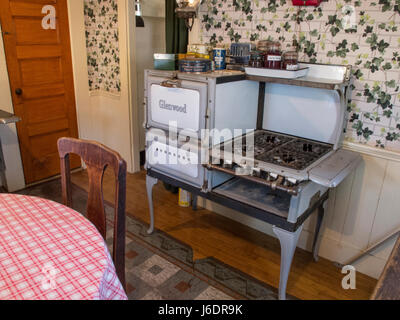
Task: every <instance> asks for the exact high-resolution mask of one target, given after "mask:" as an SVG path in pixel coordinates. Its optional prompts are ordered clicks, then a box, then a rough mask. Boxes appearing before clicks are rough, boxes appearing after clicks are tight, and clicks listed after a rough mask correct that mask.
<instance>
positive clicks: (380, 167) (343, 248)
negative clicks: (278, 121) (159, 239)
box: [200, 143, 400, 278]
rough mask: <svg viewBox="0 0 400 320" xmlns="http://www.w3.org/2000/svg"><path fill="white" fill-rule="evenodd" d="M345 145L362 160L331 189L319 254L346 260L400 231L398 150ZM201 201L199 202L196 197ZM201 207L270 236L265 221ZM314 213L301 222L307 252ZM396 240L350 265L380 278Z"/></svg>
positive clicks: (211, 205) (302, 242) (219, 208)
mask: <svg viewBox="0 0 400 320" xmlns="http://www.w3.org/2000/svg"><path fill="white" fill-rule="evenodd" d="M345 148H347V149H350V150H353V151H358V152H360V153H362V154H363V158H364V161H363V163H362V164H361V165H360V166H359V167H358V169H357V170H356V171H355V172H354V173H353V174H352V175H350V176H349V177H348V178H347V179H346V180H345V181H344V182H343V183H342V184H341V185H340V186H339V188H337V189H335V190H332V191H331V196H330V199H329V202H328V208H327V212H326V215H325V220H324V224H323V227H322V228H323V229H322V231H321V237H322V238H321V246H320V256H321V257H323V258H326V259H328V260H331V261H333V262H339V263H345V262H347V261H349V260H351V259H352V258H354V257H356V256H358V255H359V254H360V253H362V252H363V251H364V250H365V249H367V248H368V247H369V246H370V245H372V244H374V243H376V242H378V241H379V240H381V239H384V238H385V237H386V236H387V235H389V234H390V233H392V232H393V231H396V230H397V229H400V154H398V153H393V152H389V151H385V150H379V149H375V148H370V147H367V146H362V145H358V144H352V143H346V145H345ZM200 204H201V201H200ZM202 204H203V206H204V207H206V208H207V209H209V210H212V211H214V212H217V213H219V214H221V215H224V216H226V217H229V218H231V219H234V220H236V221H239V222H241V223H244V224H246V225H248V226H250V227H252V228H254V229H256V230H259V231H261V232H265V233H267V234H269V235H272V236H273V233H272V228H271V226H270V225H268V224H266V223H263V222H260V221H258V220H255V219H252V218H250V217H247V216H245V215H243V214H240V213H238V212H235V211H233V210H229V209H227V208H224V207H222V206H219V205H217V204H214V203H211V202H209V201H205V202H203V203H202ZM315 222H316V215H313V216H312V217H311V218H310V219H309V220H308V221H307V222H306V224H305V227H304V230H303V233H302V235H301V237H300V241H299V247H300V248H303V249H305V250H308V251H311V246H312V241H313V237H314V228H315ZM395 240H396V239H393V240H392V241H389V242H388V243H386V244H385V245H383V246H381V247H379V248H377V249H376V250H375V251H373V252H372V253H371V254H368V255H367V256H366V257H365V258H363V259H361V260H360V261H358V262H357V263H355V264H354V267H356V269H357V271H359V272H361V273H364V274H367V275H369V276H371V277H374V278H379V276H380V274H381V272H382V270H383V268H384V266H385V264H386V261H387V259H388V257H389V255H390V253H391V251H392V248H393V245H394V242H395Z"/></svg>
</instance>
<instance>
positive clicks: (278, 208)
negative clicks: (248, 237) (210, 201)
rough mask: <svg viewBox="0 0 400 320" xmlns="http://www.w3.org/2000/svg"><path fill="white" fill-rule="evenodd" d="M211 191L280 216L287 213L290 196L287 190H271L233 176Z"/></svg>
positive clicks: (285, 215)
mask: <svg viewBox="0 0 400 320" xmlns="http://www.w3.org/2000/svg"><path fill="white" fill-rule="evenodd" d="M213 192H214V193H217V194H219V195H222V196H225V197H228V198H231V199H235V200H237V201H240V202H243V203H245V204H247V205H250V206H252V207H255V208H258V209H261V210H265V211H267V212H271V213H274V214H276V215H278V216H281V217H285V218H287V217H288V215H289V210H290V202H291V198H292V197H291V196H290V195H289V194H288V193H287V192H283V191H279V190H272V189H271V188H269V187H267V186H263V185H260V184H258V183H255V182H252V181H248V180H244V179H241V178H233V179H232V180H230V181H228V182H226V183H224V184H223V185H221V186H219V187H217V188H215V189H213Z"/></svg>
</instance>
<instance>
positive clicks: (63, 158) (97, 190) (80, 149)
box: [58, 138, 127, 287]
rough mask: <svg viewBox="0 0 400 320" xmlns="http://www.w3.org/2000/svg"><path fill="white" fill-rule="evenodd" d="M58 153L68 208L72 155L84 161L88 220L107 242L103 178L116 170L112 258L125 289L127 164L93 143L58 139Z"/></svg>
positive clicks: (64, 198) (107, 149)
mask: <svg viewBox="0 0 400 320" xmlns="http://www.w3.org/2000/svg"><path fill="white" fill-rule="evenodd" d="M58 152H59V155H60V162H61V183H62V196H63V202H64V204H65V205H66V206H68V207H71V206H72V194H71V170H70V163H69V155H70V154H71V153H73V154H76V155H78V156H80V157H81V159H82V160H83V161H84V162H85V164H86V167H87V173H88V176H89V198H88V202H87V217H88V219H89V220H90V221H91V222H92V223H93V224H94V225H95V226H96V228H97V229H98V231H99V232H100V234H101V235H102V236H103V238H104V239H106V233H107V227H106V224H107V223H106V214H105V211H104V199H103V187H102V184H103V176H104V171H105V170H106V168H107V167H109V168H112V169H113V171H114V174H115V184H116V189H115V214H114V241H113V253H112V257H113V260H114V265H115V268H116V271H117V275H118V277H119V279H120V281H121V283H122V285H123V286H124V287H125V202H126V171H127V169H126V162H125V160H124V159H123V158H122V157H121V156H120V155H119V154H118V153H117V152H115V151H113V150H111V149H109V148H107V147H106V146H103V145H101V144H100V143H98V142H94V141H84V140H78V139H72V138H61V139H59V140H58Z"/></svg>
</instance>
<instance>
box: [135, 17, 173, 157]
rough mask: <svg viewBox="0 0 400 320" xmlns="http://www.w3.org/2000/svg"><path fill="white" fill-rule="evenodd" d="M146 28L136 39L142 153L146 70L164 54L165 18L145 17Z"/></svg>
mask: <svg viewBox="0 0 400 320" xmlns="http://www.w3.org/2000/svg"><path fill="white" fill-rule="evenodd" d="M143 20H144V28H137V34H140V36H139V37H136V43H135V46H136V70H137V103H138V107H139V126H140V151H144V149H145V142H146V137H145V130H144V128H143V122H144V105H143V101H144V70H146V69H152V68H153V67H154V62H153V56H154V53H164V52H165V50H166V43H165V18H164V17H144V18H143Z"/></svg>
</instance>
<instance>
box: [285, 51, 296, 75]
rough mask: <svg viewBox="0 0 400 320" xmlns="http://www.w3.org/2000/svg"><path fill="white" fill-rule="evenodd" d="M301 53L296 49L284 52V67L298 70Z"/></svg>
mask: <svg viewBox="0 0 400 320" xmlns="http://www.w3.org/2000/svg"><path fill="white" fill-rule="evenodd" d="M298 60H299V54H298V53H297V52H296V51H288V52H285V53H284V54H283V69H284V70H289V71H296V70H298V69H299V63H298Z"/></svg>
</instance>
